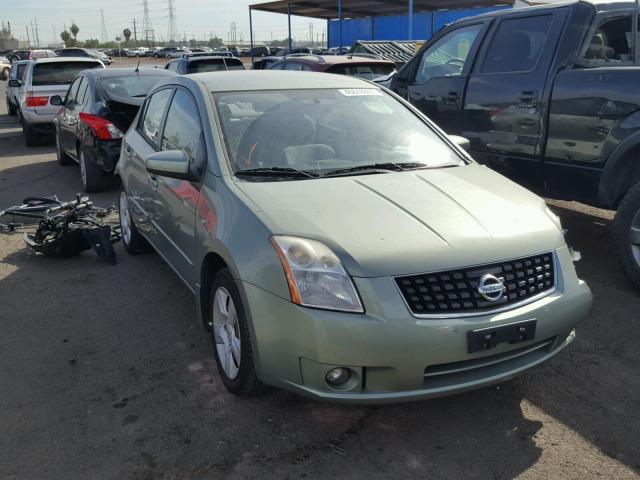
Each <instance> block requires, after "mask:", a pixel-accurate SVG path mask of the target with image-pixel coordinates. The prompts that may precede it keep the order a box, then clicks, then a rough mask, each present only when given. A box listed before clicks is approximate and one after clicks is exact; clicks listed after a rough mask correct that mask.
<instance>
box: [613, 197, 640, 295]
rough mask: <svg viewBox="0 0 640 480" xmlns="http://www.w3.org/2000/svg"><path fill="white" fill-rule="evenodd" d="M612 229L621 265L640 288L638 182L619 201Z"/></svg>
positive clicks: (639, 203)
mask: <svg viewBox="0 0 640 480" xmlns="http://www.w3.org/2000/svg"><path fill="white" fill-rule="evenodd" d="M613 231H614V235H615V241H616V247H617V252H618V258H619V260H620V262H621V264H622V267H623V268H624V271H625V273H626V274H627V276H628V277H629V279H630V280H631V281H632V282H633V284H634V285H635V286H636V287H637V288H638V289H640V184H638V185H636V186H634V187H632V188H631V189H630V190H629V191H628V192H627V194H626V195H625V197H624V198H623V199H622V202H620V205H619V206H618V211H617V213H616V218H615V220H614V223H613Z"/></svg>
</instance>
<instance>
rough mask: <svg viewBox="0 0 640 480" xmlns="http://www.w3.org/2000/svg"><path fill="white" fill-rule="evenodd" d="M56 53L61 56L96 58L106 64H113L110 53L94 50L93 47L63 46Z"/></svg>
mask: <svg viewBox="0 0 640 480" xmlns="http://www.w3.org/2000/svg"><path fill="white" fill-rule="evenodd" d="M56 54H57V55H58V56H59V57H75V58H79V57H85V58H95V59H97V60H100V61H101V62H102V63H104V64H105V65H110V64H111V57H109V56H108V55H105V54H104V53H102V52H99V51H98V50H94V49H91V48H78V47H73V48H62V49H60V50H56Z"/></svg>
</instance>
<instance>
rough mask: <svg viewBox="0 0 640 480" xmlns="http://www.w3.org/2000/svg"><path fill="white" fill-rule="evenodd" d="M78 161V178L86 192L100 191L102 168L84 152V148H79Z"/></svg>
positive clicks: (102, 184)
mask: <svg viewBox="0 0 640 480" xmlns="http://www.w3.org/2000/svg"><path fill="white" fill-rule="evenodd" d="M78 161H79V163H80V178H81V180H82V187H83V188H84V191H85V192H87V193H95V192H100V191H101V190H103V189H104V185H105V183H106V182H105V178H104V173H102V169H101V168H100V167H99V166H98V165H97V164H96V163H95V162H93V161H92V160H91V157H90V155H88V154H87V153H86V152H85V149H84V148H81V149H80V156H79V158H78Z"/></svg>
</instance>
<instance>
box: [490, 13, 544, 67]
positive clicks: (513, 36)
mask: <svg viewBox="0 0 640 480" xmlns="http://www.w3.org/2000/svg"><path fill="white" fill-rule="evenodd" d="M552 19H553V16H552V15H538V16H535V17H521V18H511V19H506V20H503V21H502V22H500V25H499V26H498V30H497V31H496V33H495V35H494V37H493V39H492V40H491V44H490V45H489V48H488V49H487V56H486V58H485V61H484V64H483V65H482V70H481V72H482V73H508V72H526V71H530V70H533V69H534V68H535V67H536V64H537V63H538V59H539V58H540V54H541V53H542V50H543V47H544V44H545V40H546V38H547V33H548V32H549V27H550V26H551V20H552Z"/></svg>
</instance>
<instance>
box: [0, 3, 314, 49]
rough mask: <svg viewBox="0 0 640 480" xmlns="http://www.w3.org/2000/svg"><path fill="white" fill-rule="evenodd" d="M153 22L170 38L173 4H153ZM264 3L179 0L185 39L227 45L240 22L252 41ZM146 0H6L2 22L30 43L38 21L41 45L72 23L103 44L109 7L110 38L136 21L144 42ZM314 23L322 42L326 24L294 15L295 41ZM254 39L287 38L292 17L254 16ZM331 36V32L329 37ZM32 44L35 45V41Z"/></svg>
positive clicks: (81, 36)
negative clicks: (258, 7) (256, 7)
mask: <svg viewBox="0 0 640 480" xmlns="http://www.w3.org/2000/svg"><path fill="white" fill-rule="evenodd" d="M147 1H148V2H149V11H150V14H151V15H150V16H151V24H152V27H153V29H154V31H155V36H156V39H157V40H166V39H167V34H168V0H147ZM263 1H264V0H253V1H246V0H174V4H175V12H176V23H177V29H178V32H179V35H180V38H182V36H183V35H186V37H187V39H190V38H194V37H195V38H197V39H204V38H209V36H210V35H211V34H212V33H213V34H214V35H217V36H218V37H220V38H222V39H223V40H224V41H225V42H226V41H227V39H228V35H229V33H228V32H229V30H230V24H231V22H235V23H236V30H237V33H236V38H237V40H238V41H240V40H241V39H242V40H244V41H245V42H248V41H249V13H248V12H249V9H248V8H249V7H248V6H249V4H250V3H261V2H263ZM142 5H143V0H108V1H104V0H101V1H100V0H0V20H2V21H4V22H7V21H10V22H11V29H12V30H13V34H14V36H15V37H17V38H19V39H21V40H26V39H27V31H26V29H27V28H28V29H29V36H30V37H31V36H32V27H31V25H32V23H33V24H34V29H35V23H36V22H37V26H38V37H39V38H40V43H41V44H42V45H43V46H45V44H49V43H52V41H53V39H54V33H55V40H56V42H59V41H60V32H62V31H63V29H64V26H65V25H66V27H67V28H69V26H70V24H71V22H72V21H75V23H76V24H77V25H78V27H79V28H80V32H79V33H78V40H86V39H87V38H98V39H100V40H101V33H102V22H101V16H100V13H101V12H100V11H101V9H104V20H105V26H106V31H107V35H108V39H109V40H114V38H115V36H116V35H117V34H120V33H121V32H122V30H124V29H125V28H127V27H128V28H130V29H131V31H132V32H133V19H134V18H135V19H136V24H137V29H138V39H140V38H142V33H141V30H142V18H143V6H142ZM310 24H312V25H313V36H314V38H316V39H318V38H319V39H322V34H323V32H326V22H325V21H322V20H312V19H309V18H301V17H292V30H293V37H294V38H295V39H300V40H304V39H306V38H308V37H309V32H310ZM253 25H254V41H258V42H263V41H269V40H270V39H271V38H273V39H283V38H286V37H287V16H286V15H277V14H270V13H264V12H254V13H253ZM325 35H326V33H325ZM31 40H32V43H33V39H31Z"/></svg>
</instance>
